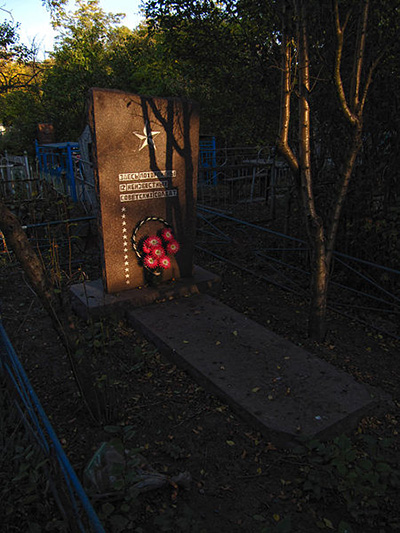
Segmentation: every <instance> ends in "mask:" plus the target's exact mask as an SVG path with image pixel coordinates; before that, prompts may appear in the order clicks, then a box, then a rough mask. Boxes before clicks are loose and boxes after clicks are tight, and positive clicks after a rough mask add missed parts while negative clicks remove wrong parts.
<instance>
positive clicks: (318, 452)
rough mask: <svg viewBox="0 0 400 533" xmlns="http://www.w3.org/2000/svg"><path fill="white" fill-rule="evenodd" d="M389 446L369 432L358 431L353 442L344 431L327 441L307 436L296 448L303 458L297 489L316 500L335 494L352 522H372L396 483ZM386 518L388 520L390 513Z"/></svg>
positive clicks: (399, 481) (399, 474) (399, 480)
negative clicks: (302, 445)
mask: <svg viewBox="0 0 400 533" xmlns="http://www.w3.org/2000/svg"><path fill="white" fill-rule="evenodd" d="M393 446H394V443H393V442H392V441H390V440H389V439H379V438H377V437H374V436H371V435H359V436H358V438H357V440H356V442H355V443H353V442H352V441H351V440H350V439H349V438H348V437H347V436H345V435H341V436H339V437H337V438H335V439H334V440H333V441H332V442H329V443H323V442H321V441H319V440H316V439H314V440H311V441H309V442H307V443H306V444H305V446H304V447H302V448H300V449H299V450H298V452H299V453H300V454H301V455H303V457H305V458H307V464H306V465H305V466H303V467H302V468H301V470H302V472H303V475H304V477H303V478H302V480H301V481H300V480H299V483H300V486H301V490H302V491H303V492H304V494H306V495H307V496H308V498H311V499H313V500H317V501H320V500H322V499H329V494H331V493H332V492H334V493H336V494H339V496H340V498H341V500H342V501H343V502H344V503H345V505H346V507H347V510H348V511H349V513H350V514H351V516H352V517H353V519H354V520H355V521H356V522H358V523H368V524H374V521H375V517H376V516H378V514H379V509H381V510H382V507H383V506H385V507H387V506H388V505H389V504H390V496H391V494H394V493H395V492H396V491H397V490H398V489H399V487H400V465H399V464H398V462H394V461H393V457H395V455H394V454H393V453H390V452H391V449H392V447H393ZM305 450H306V451H307V453H306V455H304V452H305ZM380 516H381V517H382V513H381V514H380ZM387 519H388V522H389V523H390V519H391V518H390V514H388V516H387Z"/></svg>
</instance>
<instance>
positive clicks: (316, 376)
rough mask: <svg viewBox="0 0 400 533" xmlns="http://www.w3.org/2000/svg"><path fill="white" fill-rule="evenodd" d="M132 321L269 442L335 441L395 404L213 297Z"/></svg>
mask: <svg viewBox="0 0 400 533" xmlns="http://www.w3.org/2000/svg"><path fill="white" fill-rule="evenodd" d="M127 316H128V321H129V322H130V323H131V324H132V325H133V327H135V328H136V329H137V330H139V331H141V332H142V333H143V334H144V335H145V336H146V337H147V338H148V339H149V340H150V341H151V342H153V343H154V344H155V345H156V346H157V348H158V349H159V350H160V351H162V352H164V353H165V354H166V355H167V356H168V357H169V358H171V359H172V360H173V362H175V363H176V364H178V365H180V366H181V367H183V368H184V369H186V370H187V371H188V372H189V373H190V374H192V375H193V376H194V377H195V379H196V380H197V381H198V382H199V383H200V384H201V385H202V386H204V387H205V388H206V389H208V390H210V391H211V392H213V393H215V394H216V395H217V396H219V397H221V398H222V399H223V400H225V401H226V402H227V403H228V404H230V405H231V406H232V408H234V409H235V410H236V411H238V413H239V414H240V415H242V416H243V417H244V418H245V419H247V420H248V421H249V422H250V424H251V425H252V426H253V427H255V428H257V429H258V430H260V431H261V432H262V433H263V434H264V435H265V436H266V438H267V439H268V440H271V441H272V442H275V443H277V444H279V445H284V446H287V445H292V444H293V443H294V442H296V441H297V440H299V438H301V437H306V438H311V437H316V438H321V439H325V438H331V437H333V436H335V435H337V434H340V433H342V432H345V431H348V430H351V429H352V428H354V427H355V425H356V423H357V422H358V421H359V420H360V418H361V417H362V416H365V415H367V414H368V413H370V411H371V410H372V409H376V408H377V406H378V404H379V403H380V402H381V401H386V400H388V398H387V397H385V396H384V394H383V393H380V392H379V391H377V390H375V389H372V388H367V387H366V386H365V385H362V384H360V383H357V382H356V381H355V380H354V379H353V378H352V377H351V376H350V375H349V374H347V373H345V372H343V371H341V370H339V369H337V368H336V367H334V366H333V365H331V364H329V363H327V362H325V361H323V360H321V359H319V358H318V357H316V356H314V355H312V354H310V353H308V352H306V351H305V350H303V349H302V348H299V347H298V346H296V345H294V344H292V343H291V342H289V341H287V340H285V339H283V338H280V337H278V336H277V335H276V334H274V333H272V332H271V331H269V330H267V329H266V328H264V327H262V326H261V325H259V324H257V323H256V322H254V321H252V320H250V319H249V318H246V317H245V316H244V315H242V314H240V313H237V312H236V311H234V310H233V309H231V308H230V307H227V306H226V305H224V304H222V303H220V302H219V301H217V300H216V299H214V298H212V297H210V296H208V295H203V294H200V295H196V296H193V297H191V298H184V299H179V300H173V301H167V302H163V303H159V304H157V305H150V306H146V307H142V308H137V309H132V310H130V311H128V315H127Z"/></svg>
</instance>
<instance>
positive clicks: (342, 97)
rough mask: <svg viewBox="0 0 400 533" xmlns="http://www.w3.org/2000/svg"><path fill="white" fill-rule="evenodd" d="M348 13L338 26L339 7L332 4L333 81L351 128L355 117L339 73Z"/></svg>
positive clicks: (336, 3) (354, 122)
mask: <svg viewBox="0 0 400 533" xmlns="http://www.w3.org/2000/svg"><path fill="white" fill-rule="evenodd" d="M349 17H350V13H349V12H348V13H347V14H346V20H345V23H344V24H343V26H341V25H340V17H339V5H338V2H337V0H335V2H334V18H335V27H336V39H337V47H336V57H335V69H334V80H335V85H336V89H337V94H338V98H339V102H340V107H341V109H342V111H343V113H344V116H345V117H346V119H347V120H348V121H349V122H350V124H351V125H352V126H355V125H356V124H357V117H356V116H355V115H354V114H353V113H352V112H351V109H350V107H349V105H348V103H347V99H346V95H345V92H344V87H343V81H342V75H341V73H340V67H341V64H342V54H343V39H344V30H345V27H346V25H347V22H348V20H349Z"/></svg>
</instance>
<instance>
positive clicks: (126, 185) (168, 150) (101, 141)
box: [89, 89, 199, 293]
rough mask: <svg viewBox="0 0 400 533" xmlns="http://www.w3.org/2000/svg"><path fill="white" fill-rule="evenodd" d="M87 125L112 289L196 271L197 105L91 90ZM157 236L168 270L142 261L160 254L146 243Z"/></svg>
mask: <svg viewBox="0 0 400 533" xmlns="http://www.w3.org/2000/svg"><path fill="white" fill-rule="evenodd" d="M89 125H90V128H91V135H92V140H93V157H94V161H95V174H96V182H97V187H98V195H99V203H100V210H99V217H100V230H101V235H102V242H103V280H104V282H105V288H106V291H107V292H109V293H114V292H120V291H124V290H128V289H132V288H135V287H140V286H143V285H145V284H146V283H147V282H149V281H150V282H151V281H154V280H162V281H166V280H169V279H172V278H174V279H178V278H181V277H190V276H191V275H192V272H193V251H194V239H195V222H196V190H197V165H198V146H199V116H198V110H197V106H196V105H195V104H193V103H192V102H189V101H185V100H180V99H175V98H150V97H144V96H138V95H134V94H129V93H124V92H121V91H115V90H108V89H107V90H106V89H91V91H90V99H89ZM165 229H171V230H172V234H173V237H174V239H175V240H176V241H177V242H178V244H179V251H178V252H177V253H176V254H174V253H173V251H171V247H168V246H167V245H168V241H167V240H166V239H165V238H163V237H161V232H162V230H165ZM151 236H158V237H159V238H161V248H162V250H161V251H160V250H159V251H158V253H161V254H162V253H165V255H166V257H167V261H164V262H163V266H164V267H166V268H162V267H161V266H160V267H157V268H156V269H151V268H146V267H145V266H144V264H145V262H147V261H146V257H147V256H149V255H152V256H153V255H154V249H153V248H151V250H150V251H149V250H148V249H146V246H145V247H144V249H143V243H144V241H145V240H146V239H147V238H148V237H151ZM167 237H170V236H169V235H167ZM154 256H155V257H157V256H156V255H154ZM150 262H151V261H150ZM169 263H170V266H168V264H169ZM154 272H156V273H161V274H160V275H159V276H155V275H154Z"/></svg>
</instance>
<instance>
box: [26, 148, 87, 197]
mask: <svg viewBox="0 0 400 533" xmlns="http://www.w3.org/2000/svg"><path fill="white" fill-rule="evenodd" d="M35 146H36V157H37V161H38V165H39V172H40V173H41V174H44V175H46V176H48V177H50V178H51V181H52V183H53V186H54V188H55V189H56V190H57V191H58V192H60V193H62V194H67V195H69V196H70V197H71V198H72V200H73V201H74V202H76V201H77V190H76V182H75V174H74V165H73V157H74V156H75V155H76V154H78V153H79V144H78V143H74V142H65V143H51V144H43V145H40V144H39V143H38V142H37V141H36V143H35Z"/></svg>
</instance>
